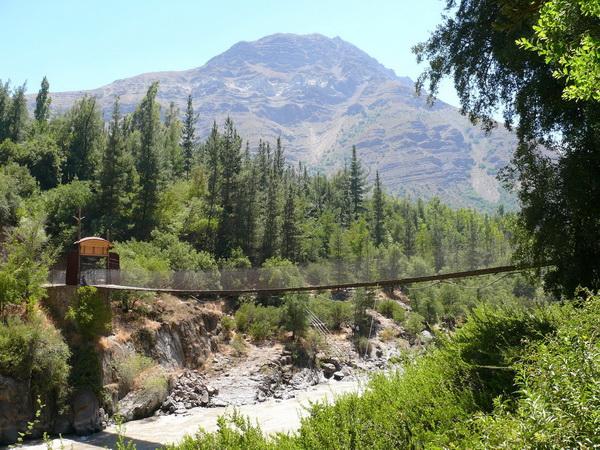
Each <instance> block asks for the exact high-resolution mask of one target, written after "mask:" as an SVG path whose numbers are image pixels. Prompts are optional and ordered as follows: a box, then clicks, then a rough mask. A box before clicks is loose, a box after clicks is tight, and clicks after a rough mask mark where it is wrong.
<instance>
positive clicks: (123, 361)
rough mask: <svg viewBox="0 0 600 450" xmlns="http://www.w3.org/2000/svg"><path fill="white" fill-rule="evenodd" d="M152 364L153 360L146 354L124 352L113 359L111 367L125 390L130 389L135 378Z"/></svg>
mask: <svg viewBox="0 0 600 450" xmlns="http://www.w3.org/2000/svg"><path fill="white" fill-rule="evenodd" d="M152 366H154V361H152V359H151V358H148V357H147V356H144V355H140V354H138V353H133V354H131V353H125V354H121V355H119V356H118V357H117V358H116V359H115V361H114V366H113V369H114V370H115V372H116V374H117V377H118V380H119V385H120V386H121V387H122V388H123V389H124V390H125V391H130V390H131V389H132V388H133V386H134V383H135V380H136V378H137V377H138V376H139V375H140V374H141V373H142V372H143V371H145V370H147V369H149V368H150V367H152Z"/></svg>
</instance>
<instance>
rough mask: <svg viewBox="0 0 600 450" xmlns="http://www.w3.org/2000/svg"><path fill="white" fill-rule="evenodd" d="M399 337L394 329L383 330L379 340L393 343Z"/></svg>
mask: <svg viewBox="0 0 600 450" xmlns="http://www.w3.org/2000/svg"><path fill="white" fill-rule="evenodd" d="M397 337H398V333H397V331H396V330H395V329H394V328H384V329H383V330H381V333H379V338H380V339H381V340H382V341H383V342H388V341H391V340H393V339H395V338H397Z"/></svg>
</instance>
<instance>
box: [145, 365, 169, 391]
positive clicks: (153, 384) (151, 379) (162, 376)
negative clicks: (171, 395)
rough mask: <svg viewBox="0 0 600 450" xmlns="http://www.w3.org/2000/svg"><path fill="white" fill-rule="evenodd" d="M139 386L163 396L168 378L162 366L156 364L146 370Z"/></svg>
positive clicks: (167, 385) (167, 386) (167, 389)
mask: <svg viewBox="0 0 600 450" xmlns="http://www.w3.org/2000/svg"><path fill="white" fill-rule="evenodd" d="M141 387H142V389H144V390H145V391H149V392H152V393H154V394H155V395H156V397H158V398H164V397H166V396H167V393H168V391H169V379H168V377H167V374H166V373H165V371H164V370H163V369H162V367H160V366H159V365H156V366H155V367H154V369H152V370H148V371H147V374H145V376H144V377H143V380H142V382H141Z"/></svg>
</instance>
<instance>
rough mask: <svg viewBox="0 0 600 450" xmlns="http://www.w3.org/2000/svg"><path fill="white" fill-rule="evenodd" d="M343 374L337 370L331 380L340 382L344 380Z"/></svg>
mask: <svg viewBox="0 0 600 450" xmlns="http://www.w3.org/2000/svg"><path fill="white" fill-rule="evenodd" d="M344 376H345V375H344V372H342V371H341V370H338V371H337V372H335V373H334V374H333V379H334V380H336V381H342V380H343V379H344Z"/></svg>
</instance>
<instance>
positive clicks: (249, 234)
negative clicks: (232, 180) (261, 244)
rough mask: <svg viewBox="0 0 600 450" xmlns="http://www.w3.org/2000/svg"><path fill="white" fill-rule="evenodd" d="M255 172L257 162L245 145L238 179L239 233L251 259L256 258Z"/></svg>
mask: <svg viewBox="0 0 600 450" xmlns="http://www.w3.org/2000/svg"><path fill="white" fill-rule="evenodd" d="M257 172H258V171H257V164H256V162H255V161H254V160H253V159H252V157H251V155H250V150H249V148H248V145H246V152H245V154H244V159H243V163H242V171H241V180H240V186H241V193H240V206H239V213H240V217H241V222H242V225H241V230H240V234H241V237H242V243H241V247H242V250H243V251H244V253H245V254H246V255H248V256H250V257H251V258H252V259H256V258H255V256H256V255H255V251H256V249H255V236H256V222H257V220H256V219H257V204H256V203H257V187H258V186H257V183H256V179H257V176H258V174H257Z"/></svg>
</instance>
